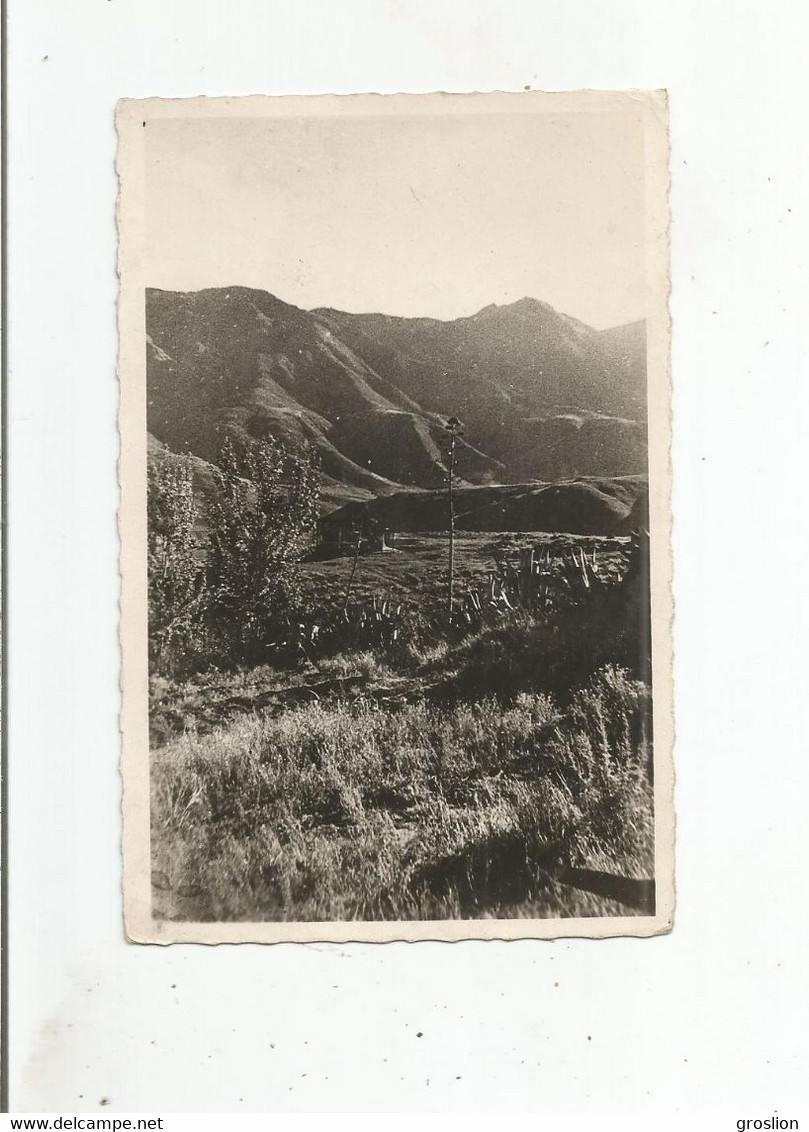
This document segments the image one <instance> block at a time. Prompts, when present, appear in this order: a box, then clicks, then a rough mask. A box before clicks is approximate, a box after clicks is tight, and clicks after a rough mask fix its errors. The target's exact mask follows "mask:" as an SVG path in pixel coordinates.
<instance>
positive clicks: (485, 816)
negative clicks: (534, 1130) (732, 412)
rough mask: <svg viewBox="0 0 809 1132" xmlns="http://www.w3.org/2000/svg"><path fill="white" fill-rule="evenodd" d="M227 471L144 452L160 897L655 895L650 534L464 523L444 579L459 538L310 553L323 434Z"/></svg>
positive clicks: (169, 910)
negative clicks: (210, 490)
mask: <svg viewBox="0 0 809 1132" xmlns="http://www.w3.org/2000/svg"><path fill="white" fill-rule="evenodd" d="M451 423H452V422H449V424H451ZM448 427H449V425H448ZM214 476H215V480H216V483H215V485H214V488H215V492H214V494H213V496H212V498H211V499H210V500H209V501H208V503H207V505H206V507H205V508H204V509H203V511H202V512H201V511H200V508H199V500H198V499H196V498H195V493H194V488H193V477H192V472H191V469H190V467H189V466H188V465H187V464H184V463H182V462H179V463H177V462H176V461H175V462H172V461H171V460H169V459H167V458H166V457H165V456H164V457H163V458H162V460H161V461H157V462H156V463H154V465H153V466H152V467H151V469H150V484H149V602H150V613H149V620H150V672H151V685H150V739H151V745H152V775H151V785H152V807H151V816H152V858H153V902H154V912H155V915H156V916H158V917H161V918H169V919H178V920H284V919H291V920H384V919H394V920H412V919H419V920H424V919H427V920H429V919H450V918H457V917H498V918H499V917H502V918H512V917H519V916H530V917H560V916H603V915H636V914H639V913H650V912H652V911H653V909H654V881H653V864H654V861H653V857H654V822H653V812H652V793H653V791H652V755H651V727H650V720H651V715H650V697H649V690H648V683H649V671H648V661H649V652H650V650H649V609H648V571H647V570H646V568H645V567H644V564H643V552H644V550H643V548H644V543H643V540H639V541H638V540H635V539H632V540H630V539H628V538H618V539H606V540H605V539H595V540H591V541H589V542H588V541H587V540H586V539H582V540H578V541H577V540H576V539H575V538H574V537H573V536H567V535H554V536H543V537H542V538H538V537H537V536H535V535H533V534H528V535H514V534H505V535H504V534H502V533H501V534H499V535H497V536H492V535H487V534H477V535H471V534H467V535H465V536H463V537H458V538H456V539H453V540H452V547H453V551H452V564H453V569H452V577H453V585H454V587H455V588H454V590H453V587H452V586H449V587H447V585H446V582H445V579H446V559H445V554H446V542H445V539H444V537H443V536H438V535H435V536H430V535H424V534H422V535H420V536H406V537H403V538H402V539H400V540H399V541H398V542H397V550H396V551H395V552H393V553H391V552H382V551H381V550H379V551H378V552H374V553H367V554H366V553H364V554H362V555H361V554H360V549H361V546H362V544H363V541H365V542H366V543H368V544H370V543H371V541H372V540H371V539H370V538H369V537H368V536H367V532H365V534H364V533H363V532H362V531H360V530H358V531H356V532H355V540H354V553H353V555H352V556H351V557H349V558H339V557H337V558H330V557H329V556H328V555H327V554H324V553H322V550H323V548H321V550H320V552H316V551H314V550H313V532H314V522H315V517H316V513H317V483H318V476H317V470H316V466H315V462H314V461H313V459H312V458H311V457H310V456H307V455H305V454H304V455H295V454H292V453H289V452H287V451H286V450H285V449H284V448H283V446H281V445H279V444H277V443H275V442H272V441H267V442H262V443H258V442H256V443H250V444H244V443H239V444H234V443H232V442H231V441H230V440H227V441H226V442H225V444H224V446H223V449H222V453H221V457H220V463H219V465H218V468H217V469H215V472H214ZM448 482H449V483H450V485H451V483H452V462H451V460H450V463H449V470H448ZM203 520H204V522H203ZM201 526H202V527H203V528H204V529H203V531H202V534H201V533H200V528H201ZM585 551H586V554H585ZM535 553H536V554H537V555H538V564H536V566H537V568H536V569H535ZM596 558H597V559H598V561H597V563H596ZM453 593H454V595H455V596H454V600H452V601H450V600H448V597H449V596H451V595H453Z"/></svg>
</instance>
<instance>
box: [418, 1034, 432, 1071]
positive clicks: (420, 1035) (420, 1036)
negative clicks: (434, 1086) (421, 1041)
mask: <svg viewBox="0 0 809 1132" xmlns="http://www.w3.org/2000/svg"><path fill="white" fill-rule="evenodd" d="M416 1037H417V1038H423V1037H424V1034H422V1032H421V1030H419V1032H418V1033H417V1034H416ZM427 1083H428V1084H429V1081H428V1082H427Z"/></svg>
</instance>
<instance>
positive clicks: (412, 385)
mask: <svg viewBox="0 0 809 1132" xmlns="http://www.w3.org/2000/svg"><path fill="white" fill-rule="evenodd" d="M146 332H147V343H146V348H147V400H148V428H149V432H150V433H151V435H152V437H153V441H152V445H153V449H161V450H163V449H164V448H167V449H169V450H170V451H172V452H175V453H183V454H189V455H191V456H194V457H197V458H198V459H197V460H196V461H195V464H200V463H201V462H211V461H214V460H215V459H216V456H217V453H218V451H219V448H220V446H221V443H222V439H223V437H224V435H225V434H226V433H227V432H236V433H240V434H242V435H248V436H252V437H258V438H260V437H266V436H275V437H277V438H279V439H281V440H283V441H284V442H285V443H287V444H291V445H293V446H294V445H300V444H303V443H307V444H309V445H312V446H314V447H315V448H316V449H317V450H318V453H319V456H320V462H321V467H322V471H323V480H324V482H323V496H324V501H325V503H326V504H327V505H328V506H330V507H337V506H340V505H341V504H344V503H348V502H351V501H359V500H363V499H366V500H367V499H371V498H373V497H381V496H387V495H391V494H393V493H394V492H401V491H402V489H407V490H410V491H412V490H418V489H437V488H439V487H440V486H441V485H442V483H443V475H444V472H443V467H442V463H441V460H442V452H441V440H442V430H443V425H444V422H445V421H446V419H447V418H448V417H449V416H456V417H459V418H460V419H461V421H462V422H463V425H464V439H463V441H462V442H461V444H460V446H459V450H458V473H459V483H460V485H461V486H463V485H485V484H520V483H535V482H537V481H544V482H548V481H559V480H566V479H574V478H577V477H615V476H636V475H638V474H644V473H645V472H646V328H645V323H644V322H635V323H631V324H629V325H626V326H620V327H616V328H614V329H610V330H602V331H599V330H595V329H593V328H591V327H589V326H586V325H585V324H584V323H582V322H579V321H577V320H576V319H574V318H570V317H569V316H567V315H565V314H561V313H559V312H557V311H556V310H554V309H553V307H551V306H549V305H548V304H547V303H544V302H540V301H538V300H536V299H530V298H525V299H521V300H519V301H518V302H516V303H511V304H508V305H504V306H488V307H485V308H484V309H483V310H481V311H479V312H478V313H477V314H474V315H471V316H469V317H465V318H458V319H454V320H451V321H440V320H437V319H431V318H400V317H392V316H387V315H382V314H350V313H347V312H344V311H338V310H332V309H329V308H321V309H316V310H311V311H306V310H301V309H300V308H298V307H295V306H292V305H290V304H288V303H285V302H283V301H282V300H281V299H278V298H276V297H275V296H274V295H271V294H269V293H268V292H266V291H260V290H254V289H250V288H246V287H235V286H234V287H219V288H212V289H207V290H202V291H196V292H171V291H162V290H157V289H149V290H147V293H146Z"/></svg>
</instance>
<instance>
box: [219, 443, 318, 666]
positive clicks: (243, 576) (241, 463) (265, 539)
mask: <svg viewBox="0 0 809 1132" xmlns="http://www.w3.org/2000/svg"><path fill="white" fill-rule="evenodd" d="M215 474H216V486H217V489H218V491H217V496H218V498H217V499H216V501H215V502H214V504H213V505H212V506H211V508H210V515H209V519H210V526H211V535H210V546H209V552H208V571H207V573H208V584H209V587H210V591H211V597H212V611H213V626H214V631H215V633H216V636H217V639H218V642H219V646H220V650H221V651H222V653H223V655H224V656H225V657H227V658H229V659H231V660H235V661H238V662H246V663H250V662H253V663H256V662H259V661H260V660H263V659H264V658H265V656H266V651H267V644H268V641H269V638H270V637H271V636H272V635H273V632H274V631H276V630H277V628H278V625H279V621H280V620H281V619H282V618H283V617H284V616H285V615H286V616H288V615H289V613H290V611H291V610H294V608H295V606H296V604H297V597H298V572H297V566H298V563H299V562H300V559H301V556H302V555H303V553H304V551H305V550H306V549H307V547H308V545H309V543H310V541H311V537H312V534H313V531H314V527H315V523H316V520H317V503H318V490H319V489H318V472H317V468H316V466H315V461H314V459H313V456H312V455H311V454H305V455H303V456H300V455H295V454H292V453H290V452H289V451H287V449H285V448H284V447H283V445H281V444H279V443H278V442H277V441H275V440H273V439H268V440H263V441H253V442H236V441H233V440H230V439H228V440H226V441H225V444H224V446H223V448H222V452H221V455H220V461H219V467H218V468H217V469H216V473H215Z"/></svg>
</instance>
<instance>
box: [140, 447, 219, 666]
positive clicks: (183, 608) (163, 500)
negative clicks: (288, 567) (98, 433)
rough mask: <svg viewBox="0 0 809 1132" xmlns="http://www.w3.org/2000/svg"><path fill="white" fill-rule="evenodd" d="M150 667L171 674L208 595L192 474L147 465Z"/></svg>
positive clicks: (180, 467) (195, 631) (163, 464)
mask: <svg viewBox="0 0 809 1132" xmlns="http://www.w3.org/2000/svg"><path fill="white" fill-rule="evenodd" d="M147 488H148V495H147V531H148V535H147V559H148V585H149V664H150V668H151V670H152V671H153V672H156V671H163V670H169V671H171V670H174V669H176V668H177V667H178V666H179V665H180V664H181V658H183V657H185V656H186V655H187V654H188V652H189V650H190V649H192V648H193V645H194V638H195V637H198V635H199V633H200V631H201V618H202V615H203V613H204V610H205V607H206V604H207V601H208V593H207V590H206V585H205V568H204V564H203V562H202V561H201V557H200V555H199V553H198V548H197V546H196V544H195V539H194V520H195V501H194V490H193V485H192V481H191V471H190V469H189V468H188V467H187V466H186V465H184V464H182V463H169V462H168V461H160V462H155V463H153V464H150V466H149V470H148V479H147Z"/></svg>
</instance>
